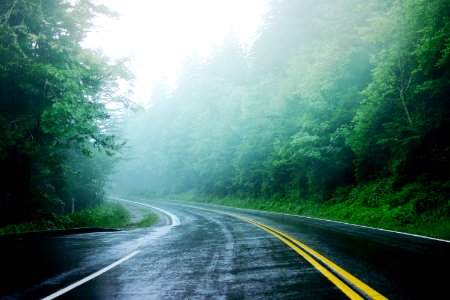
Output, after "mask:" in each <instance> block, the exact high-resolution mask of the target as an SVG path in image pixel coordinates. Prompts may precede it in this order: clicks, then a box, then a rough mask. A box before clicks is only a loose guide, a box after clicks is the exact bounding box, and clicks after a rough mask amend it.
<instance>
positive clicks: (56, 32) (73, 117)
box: [0, 0, 126, 222]
mask: <svg viewBox="0 0 450 300" xmlns="http://www.w3.org/2000/svg"><path fill="white" fill-rule="evenodd" d="M99 13H108V12H107V10H106V9H105V8H103V7H100V6H96V5H94V4H92V3H91V2H90V1H86V0H80V1H74V2H69V1H63V0H49V1H43V0H42V1H31V0H7V1H3V2H2V4H1V5H0V70H1V71H0V91H1V100H0V101H1V111H0V127H1V128H2V130H1V133H0V170H1V173H2V176H1V177H2V178H5V179H6V180H4V181H2V182H1V183H0V205H1V209H0V210H1V217H2V218H1V219H2V222H10V221H20V220H23V219H27V218H30V217H31V216H33V215H35V214H36V213H45V212H49V211H52V210H53V209H54V207H55V205H56V204H58V203H59V204H60V205H64V204H65V203H69V202H70V201H71V198H72V195H68V194H67V193H66V183H65V182H64V179H63V178H61V175H60V174H61V171H62V169H63V168H64V167H63V166H64V164H66V163H67V162H68V160H67V159H68V155H69V153H70V152H79V153H83V154H85V155H88V154H90V153H92V151H93V150H94V149H104V150H105V151H106V152H108V153H110V154H112V153H113V152H115V151H116V150H117V147H118V145H117V144H116V142H115V141H114V137H113V135H110V134H106V133H105V130H104V128H103V125H102V124H104V121H105V120H107V118H108V113H107V111H106V109H105V106H104V103H105V101H113V100H112V99H111V98H112V96H113V95H114V93H115V92H114V89H113V86H114V83H115V81H116V79H117V78H118V77H121V76H125V73H126V72H125V71H123V70H122V68H121V66H118V65H114V64H111V63H110V62H108V61H107V59H106V58H105V57H102V56H101V54H100V53H96V52H94V51H89V50H86V49H83V48H82V47H81V46H80V43H81V41H82V39H83V38H84V35H85V33H86V32H87V30H88V29H89V27H90V26H91V23H90V21H91V19H92V17H93V16H95V15H96V14H99Z"/></svg>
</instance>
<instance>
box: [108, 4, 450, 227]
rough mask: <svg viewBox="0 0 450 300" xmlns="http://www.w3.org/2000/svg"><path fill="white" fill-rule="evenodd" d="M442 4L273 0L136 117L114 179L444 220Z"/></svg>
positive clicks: (297, 208)
mask: <svg viewBox="0 0 450 300" xmlns="http://www.w3.org/2000/svg"><path fill="white" fill-rule="evenodd" d="M449 11H450V1H448V0H391V1H381V0H370V1H364V3H361V1H358V0H343V1H331V0H326V1H320V3H319V2H318V1H309V0H300V1H299V0H283V1H272V2H271V6H270V10H269V12H268V14H267V16H266V17H265V19H264V22H265V23H264V25H263V26H262V27H261V30H260V32H259V35H258V37H257V38H256V40H255V42H254V44H253V46H252V47H251V48H250V49H249V51H247V52H245V51H243V50H242V49H241V47H240V45H239V44H238V43H236V39H235V38H233V36H232V33H230V36H229V37H228V38H227V39H226V40H225V41H224V44H223V45H222V47H220V48H219V49H218V50H217V51H216V52H215V53H214V54H213V55H212V56H211V57H210V58H209V59H206V60H205V61H203V62H202V61H201V60H200V59H198V58H196V59H194V60H191V61H190V64H186V65H185V66H184V69H183V70H182V72H181V74H182V75H181V76H180V77H179V79H178V83H177V86H176V87H175V89H174V90H172V91H167V90H166V91H165V90H164V88H160V89H158V93H155V94H154V95H153V99H152V100H153V106H152V107H151V108H150V109H149V110H147V111H144V112H141V113H140V115H139V116H138V118H136V119H134V120H130V122H129V123H128V125H127V126H128V128H127V129H126V131H127V132H129V133H130V141H129V146H130V148H129V152H128V156H129V159H128V160H126V161H124V163H123V168H121V171H120V172H118V173H117V174H116V175H115V176H114V180H115V181H116V183H117V187H118V189H119V191H122V192H141V193H149V194H152V195H161V194H185V193H191V194H194V195H196V196H199V195H206V196H208V197H214V196H218V197H224V199H227V197H229V198H232V199H236V198H238V199H239V198H240V199H243V200H242V203H244V204H245V205H247V206H251V207H254V208H259V207H265V208H269V209H270V208H272V207H278V206H279V207H283V208H285V209H286V211H291V212H298V213H304V212H305V211H306V212H308V211H310V212H313V209H316V208H317V209H320V210H322V209H324V208H323V207H326V206H330V210H325V211H327V214H332V213H335V214H337V215H338V216H339V218H341V217H342V219H345V220H352V221H354V222H360V223H361V222H363V223H364V222H365V223H368V224H374V225H376V226H384V227H388V228H396V226H397V227H402V228H406V227H407V226H409V225H410V224H416V225H417V224H422V223H421V222H425V223H426V222H441V221H442V222H443V223H445V222H446V221H445V220H446V219H448V202H447V200H445V199H448V196H449V190H448V188H447V187H448V183H447V182H448V178H449V171H448V170H450V165H449V156H448V153H449V151H450V144H449V140H448V138H447V135H448V132H449V129H450V126H449V125H450V123H449V121H450V116H449V101H448V95H449V94H450V90H449V87H450V84H449V83H450V80H449V79H450V78H449V69H450V68H449V53H450V42H449V41H450V28H449V26H450V18H449ZM162 86H163V85H162ZM136 128H140V129H138V130H136ZM130 179H131V180H130ZM245 199H257V200H248V201H247V200H245ZM233 203H236V204H239V203H240V201H234V200H233ZM249 203H250V204H249ZM304 203H307V205H306V206H307V208H305V209H306V210H305V209H303V207H304V206H303V205H304ZM335 209H336V211H334V210H335ZM338 209H341V210H342V212H338V211H337V210H338ZM352 209H354V212H352ZM374 212H375V213H374ZM377 218H378V220H377ZM380 220H381V221H380Z"/></svg>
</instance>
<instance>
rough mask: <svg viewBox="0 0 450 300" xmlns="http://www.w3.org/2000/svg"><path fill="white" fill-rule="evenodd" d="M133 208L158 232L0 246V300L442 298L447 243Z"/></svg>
mask: <svg viewBox="0 0 450 300" xmlns="http://www.w3.org/2000/svg"><path fill="white" fill-rule="evenodd" d="M137 202H140V203H141V204H143V205H149V206H151V207H148V208H149V209H152V210H155V211H156V212H157V213H158V214H160V216H161V221H160V223H159V224H157V226H155V227H152V228H147V229H138V230H131V231H121V232H96V233H85V234H75V235H65V236H46V237H41V236H39V237H28V238H20V239H17V238H9V239H0V242H1V247H0V248H1V249H0V254H1V256H0V258H1V265H0V267H1V270H2V278H3V279H2V284H1V286H0V298H2V299H41V298H45V297H47V298H46V299H53V298H57V297H60V298H61V299H348V298H353V299H360V298H374V299H375V298H377V299H383V298H389V299H444V298H448V297H449V296H448V295H449V293H450V292H449V290H448V270H449V267H450V259H449V258H450V243H449V242H447V241H440V240H433V239H428V238H421V237H416V236H412V235H405V234H399V233H394V232H388V231H382V230H377V229H371V228H365V227H360V226H352V225H347V224H342V223H337V222H328V221H323V220H317V219H310V218H305V217H298V216H291V215H283V214H275V213H267V212H258V211H251V210H243V209H235V208H225V207H219V206H212V205H202V204H193V203H186V202H184V203H180V202H175V201H167V202H163V201H145V200H137ZM128 203H129V202H128ZM135 204H136V205H140V204H138V203H135Z"/></svg>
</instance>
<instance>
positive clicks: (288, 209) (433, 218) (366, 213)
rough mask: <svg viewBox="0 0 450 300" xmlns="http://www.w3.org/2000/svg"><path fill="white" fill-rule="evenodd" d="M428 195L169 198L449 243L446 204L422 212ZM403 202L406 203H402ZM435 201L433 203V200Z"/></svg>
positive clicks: (377, 190)
mask: <svg viewBox="0 0 450 300" xmlns="http://www.w3.org/2000/svg"><path fill="white" fill-rule="evenodd" d="M429 195H430V193H426V192H424V191H423V190H420V189H419V188H418V187H417V186H407V187H405V188H404V189H402V190H400V191H398V192H393V191H392V190H391V189H390V188H389V187H387V186H386V184H385V183H384V182H380V183H379V184H377V183H373V184H369V185H366V186H359V187H356V188H354V189H352V190H351V191H350V192H347V194H346V195H344V196H343V195H339V196H338V197H336V198H333V199H332V200H331V201H328V202H322V203H317V202H314V201H307V200H304V201H300V200H290V199H254V198H238V197H217V196H216V197H215V196H198V195H197V196H196V195H195V194H192V193H190V194H183V195H177V196H175V197H171V198H172V199H174V198H175V199H179V200H189V201H195V202H202V203H211V204H219V205H225V206H232V207H241V208H249V209H256V210H264V211H273V212H281V213H289V214H296V215H303V216H308V217H315V218H322V219H327V220H334V221H340V222H346V223H351V224H358V225H364V226H370V227H375V228H383V229H388V230H395V231H401V232H407V233H412V234H419V235H424V236H429V237H434V238H440V239H446V240H450V217H449V211H450V208H449V201H447V200H446V201H441V202H440V203H439V205H438V206H433V207H429V208H427V209H424V204H423V203H428V202H427V201H429V199H430V196H429ZM405 199H406V200H405ZM435 202H436V201H435Z"/></svg>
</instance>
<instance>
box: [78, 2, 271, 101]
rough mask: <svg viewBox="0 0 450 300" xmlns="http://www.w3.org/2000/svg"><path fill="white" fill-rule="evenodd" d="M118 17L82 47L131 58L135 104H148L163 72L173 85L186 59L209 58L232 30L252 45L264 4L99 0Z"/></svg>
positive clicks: (101, 22) (101, 24)
mask: <svg viewBox="0 0 450 300" xmlns="http://www.w3.org/2000/svg"><path fill="white" fill-rule="evenodd" d="M96 3H101V4H105V5H107V6H108V7H110V8H111V9H113V10H114V11H117V12H119V13H120V15H121V16H120V18H119V19H115V20H114V19H108V18H104V17H102V18H99V19H97V21H96V23H95V24H96V26H95V29H94V31H92V32H91V33H90V34H89V36H88V37H87V39H86V41H85V45H86V46H88V47H92V48H101V49H102V50H103V52H104V53H105V54H106V55H107V56H110V57H112V58H121V57H131V58H132V61H131V62H130V63H129V67H130V68H131V70H132V71H133V73H134V74H135V75H136V82H135V89H134V91H135V94H134V96H133V98H134V99H133V100H135V101H138V102H140V103H146V102H148V100H149V98H150V94H151V89H152V85H153V84H154V82H155V81H156V80H157V79H158V78H159V77H160V76H161V75H162V74H163V75H164V76H166V77H167V78H168V79H169V81H174V79H175V77H176V72H177V70H178V69H179V68H180V66H181V64H182V62H183V60H184V58H185V57H186V56H188V55H189V54H192V53H194V52H196V53H198V54H199V55H202V56H203V57H207V56H208V54H209V53H210V52H211V50H212V49H214V47H216V46H218V45H220V43H221V42H222V40H223V38H224V37H225V35H226V34H227V33H228V32H229V31H230V30H234V32H236V34H237V35H238V37H239V39H240V40H241V42H242V43H243V46H244V47H248V46H249V45H250V44H251V42H252V41H253V39H254V37H255V35H256V31H257V28H258V26H259V25H260V22H261V17H262V15H263V14H264V12H265V11H266V6H267V0H246V1H241V0H191V1H186V0H150V1H148V0H127V1H116V0H97V1H96Z"/></svg>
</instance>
